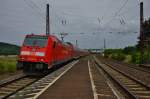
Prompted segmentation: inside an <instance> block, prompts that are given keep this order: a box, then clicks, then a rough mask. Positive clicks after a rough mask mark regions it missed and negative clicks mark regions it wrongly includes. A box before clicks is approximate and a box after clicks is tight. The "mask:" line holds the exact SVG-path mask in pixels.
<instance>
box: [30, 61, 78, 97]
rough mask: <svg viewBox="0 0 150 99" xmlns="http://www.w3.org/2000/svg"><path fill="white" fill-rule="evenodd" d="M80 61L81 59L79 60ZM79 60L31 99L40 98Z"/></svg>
mask: <svg viewBox="0 0 150 99" xmlns="http://www.w3.org/2000/svg"><path fill="white" fill-rule="evenodd" d="M78 61H79V60H78ZM78 61H75V62H74V63H72V64H71V66H70V67H68V68H67V69H66V70H65V71H64V72H62V73H61V74H60V75H59V76H58V77H56V78H55V79H54V80H53V81H52V82H51V83H49V85H47V86H46V87H45V88H44V89H43V90H41V91H40V92H39V93H38V94H37V95H36V96H34V97H32V98H31V99H36V98H38V97H39V96H40V95H41V94H42V93H43V92H44V91H46V90H47V89H48V88H49V87H50V86H51V85H53V84H54V83H55V82H56V81H57V80H58V79H59V78H60V77H61V76H63V75H64V74H65V73H66V72H67V71H68V70H70V69H71V68H72V67H73V66H74V65H75V64H76V63H78Z"/></svg>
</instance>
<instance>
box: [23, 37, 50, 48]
mask: <svg viewBox="0 0 150 99" xmlns="http://www.w3.org/2000/svg"><path fill="white" fill-rule="evenodd" d="M47 39H48V38H47V37H42V36H30V37H26V38H25V41H24V45H25V46H38V47H44V46H45V45H46V44H47Z"/></svg>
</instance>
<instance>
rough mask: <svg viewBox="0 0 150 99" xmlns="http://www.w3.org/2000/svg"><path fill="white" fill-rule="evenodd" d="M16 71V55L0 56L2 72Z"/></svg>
mask: <svg viewBox="0 0 150 99" xmlns="http://www.w3.org/2000/svg"><path fill="white" fill-rule="evenodd" d="M15 71H16V57H7V56H4V57H0V74H4V73H13V72H15Z"/></svg>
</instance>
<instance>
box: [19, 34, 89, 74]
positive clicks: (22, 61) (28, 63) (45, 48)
mask: <svg viewBox="0 0 150 99" xmlns="http://www.w3.org/2000/svg"><path fill="white" fill-rule="evenodd" d="M86 53H87V52H84V51H83V50H80V49H78V48H76V47H74V46H73V45H72V44H71V43H64V42H61V41H60V40H59V39H58V38H57V37H55V36H53V35H34V34H31V35H27V36H26V37H25V40H24V43H23V46H22V47H21V50H20V55H19V56H18V68H20V67H22V68H23V71H24V72H25V73H37V72H46V71H47V70H48V69H50V68H52V67H54V66H58V65H59V64H62V63H64V62H67V61H69V60H72V59H74V58H78V57H80V56H83V55H85V54H86Z"/></svg>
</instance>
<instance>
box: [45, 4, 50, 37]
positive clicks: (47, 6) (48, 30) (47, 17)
mask: <svg viewBox="0 0 150 99" xmlns="http://www.w3.org/2000/svg"><path fill="white" fill-rule="evenodd" d="M46 35H50V21H49V4H47V5H46Z"/></svg>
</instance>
